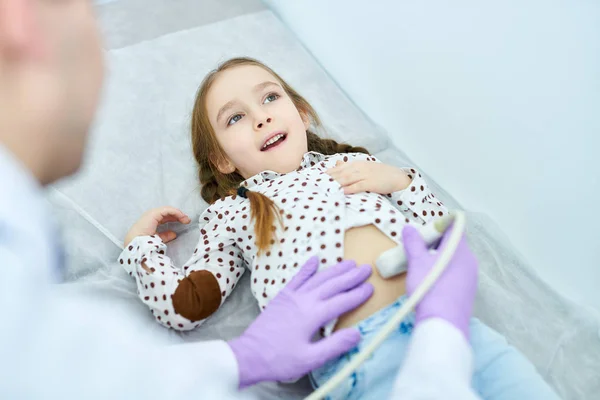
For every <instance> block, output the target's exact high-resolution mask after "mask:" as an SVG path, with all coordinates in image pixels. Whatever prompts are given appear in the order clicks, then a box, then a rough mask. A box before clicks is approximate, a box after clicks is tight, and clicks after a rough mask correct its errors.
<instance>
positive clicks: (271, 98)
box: [263, 93, 279, 104]
mask: <svg viewBox="0 0 600 400" xmlns="http://www.w3.org/2000/svg"><path fill="white" fill-rule="evenodd" d="M278 98H279V95H278V94H277V93H271V94H270V95H268V96H267V97H266V98H265V101H264V102H263V104H267V103H270V102H272V101H275V100H277V99H278Z"/></svg>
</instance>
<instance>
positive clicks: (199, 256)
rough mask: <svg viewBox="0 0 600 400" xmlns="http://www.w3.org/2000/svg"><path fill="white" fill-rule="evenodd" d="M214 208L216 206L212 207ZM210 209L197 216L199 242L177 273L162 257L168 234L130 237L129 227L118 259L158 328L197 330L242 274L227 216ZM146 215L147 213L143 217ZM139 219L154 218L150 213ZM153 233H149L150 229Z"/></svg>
mask: <svg viewBox="0 0 600 400" xmlns="http://www.w3.org/2000/svg"><path fill="white" fill-rule="evenodd" d="M217 204H219V203H217ZM217 204H215V205H214V206H211V207H209V209H207V211H205V212H204V214H203V215H202V216H201V217H200V233H201V236H200V239H199V241H198V245H197V246H196V249H195V250H194V253H193V255H192V256H191V257H190V259H189V260H188V261H187V262H186V263H185V264H184V266H183V268H178V267H176V266H175V265H173V263H172V261H171V259H170V258H169V257H167V256H166V255H165V252H166V249H167V246H166V244H165V242H168V241H170V240H172V239H173V238H174V236H173V235H174V233H172V232H171V233H170V234H169V233H168V232H164V233H161V234H154V235H143V236H136V234H137V232H140V233H141V232H143V231H142V230H136V229H134V228H136V226H139V225H140V222H142V221H141V220H140V221H138V223H136V225H134V228H132V230H131V231H130V234H128V238H130V237H134V239H133V240H132V241H131V242H130V243H129V244H127V245H126V247H125V250H124V251H123V253H121V256H120V257H119V263H120V264H121V265H123V267H124V268H125V270H126V271H127V272H128V273H129V275H130V276H132V277H134V278H135V280H136V284H137V291H138V295H139V297H140V299H141V300H142V302H144V303H145V304H146V305H147V306H148V307H149V308H150V310H151V312H152V314H153V315H154V318H156V320H157V321H158V322H159V323H161V324H162V325H164V326H166V327H170V328H174V329H177V330H190V329H194V328H196V327H198V326H199V325H200V324H201V323H202V322H203V321H204V320H205V319H206V318H207V317H209V316H210V315H211V314H213V313H214V312H215V311H216V310H217V309H218V308H219V307H220V306H221V304H222V303H223V302H224V301H225V299H226V298H227V297H228V296H229V295H230V294H231V292H232V291H233V289H234V288H235V285H236V283H237V282H238V280H239V279H240V277H241V276H242V274H243V273H244V267H243V258H242V255H241V251H240V249H239V248H238V247H237V246H236V244H235V241H234V239H233V238H232V237H231V235H229V232H228V231H227V229H226V227H227V224H228V221H227V217H226V216H225V215H224V214H223V213H221V212H220V211H219V207H218V206H217ZM147 214H148V213H147ZM147 214H145V215H144V217H142V219H144V218H146V219H150V218H153V217H154V218H156V217H155V216H153V215H152V213H151V212H150V216H148V215H147ZM155 229H156V228H154V230H155Z"/></svg>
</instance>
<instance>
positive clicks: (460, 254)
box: [402, 225, 478, 340]
mask: <svg viewBox="0 0 600 400" xmlns="http://www.w3.org/2000/svg"><path fill="white" fill-rule="evenodd" d="M451 230H452V228H449V229H448V230H447V231H446V233H445V234H444V236H443V238H442V241H441V243H440V245H439V246H438V250H433V251H430V250H429V249H428V248H427V245H426V244H425V242H424V241H423V239H422V238H421V235H419V232H418V231H417V230H416V229H415V228H413V227H412V226H410V225H407V226H405V227H404V230H403V231H402V237H403V244H404V249H405V251H406V256H407V258H408V272H407V277H406V292H407V294H408V295H409V296H410V295H412V294H413V292H414V291H415V289H416V288H417V287H418V286H419V285H420V284H421V282H422V281H423V279H425V276H427V275H428V274H429V272H430V271H431V269H432V268H433V265H434V264H435V262H436V260H437V259H438V257H439V255H440V253H441V252H442V251H443V249H444V248H445V247H446V244H447V242H448V238H449V237H450V231H451ZM477 270H478V267H477V260H476V259H475V256H474V255H473V253H472V252H471V250H470V249H469V246H468V245H467V242H466V239H465V237H464V236H463V237H462V238H461V240H460V242H459V245H458V247H457V249H456V252H455V253H454V256H453V257H452V259H451V261H450V263H449V264H448V266H446V269H445V270H444V272H443V273H442V275H441V276H440V277H439V279H438V280H437V281H436V283H435V284H434V285H433V287H431V289H429V291H428V292H427V294H425V297H423V300H421V302H420V303H419V304H417V306H416V308H415V314H416V318H415V319H416V324H419V322H421V321H424V320H426V319H428V318H434V317H438V318H442V319H444V320H446V321H448V322H450V323H451V324H452V325H454V326H455V327H456V328H458V329H459V330H460V331H461V332H462V333H463V335H464V336H465V338H466V339H467V340H469V320H470V319H471V314H472V311H473V302H474V301H475V293H476V292H477Z"/></svg>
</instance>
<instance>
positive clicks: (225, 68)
mask: <svg viewBox="0 0 600 400" xmlns="http://www.w3.org/2000/svg"><path fill="white" fill-rule="evenodd" d="M319 126H320V120H319V117H318V116H317V114H316V112H315V110H314V109H313V108H312V107H311V106H310V104H308V102H307V101H306V100H305V99H304V98H303V97H302V96H300V95H299V94H298V93H297V92H296V91H295V90H294V89H292V88H291V87H290V86H289V85H288V84H287V83H286V82H285V81H284V80H283V79H282V78H281V77H280V76H279V75H277V74H276V73H275V72H274V71H272V70H271V69H270V68H268V67H267V66H265V65H264V64H261V63H260V62H258V61H255V60H252V59H247V58H236V59H232V60H229V61H227V62H225V63H224V64H222V65H221V66H220V67H219V68H218V69H217V70H215V71H213V72H212V73H210V74H209V75H208V76H207V77H206V78H205V80H204V81H203V83H202V84H201V86H200V89H199V90H198V93H197V98H196V102H195V106H194V111H193V115H192V147H193V151H194V156H195V158H196V160H197V162H198V165H199V177H200V183H201V184H202V197H203V198H204V200H206V201H207V202H208V203H209V204H210V206H209V207H208V208H207V209H206V211H205V212H204V213H203V214H202V216H201V217H200V233H201V236H200V240H199V243H198V245H197V247H196V249H195V250H194V253H193V255H192V256H191V258H190V259H189V260H188V261H187V262H186V263H185V265H184V266H183V268H181V269H180V268H177V267H175V266H174V265H172V263H171V261H170V260H169V258H168V257H166V256H165V255H164V254H165V250H166V246H165V242H166V241H169V240H172V239H173V238H174V236H175V235H174V233H173V232H166V233H162V234H160V235H159V236H157V235H152V236H145V235H148V234H152V233H154V229H153V228H152V229H148V226H153V227H154V226H156V225H157V224H158V223H159V222H167V221H169V220H179V221H181V222H184V223H189V218H188V217H187V216H185V215H183V214H182V213H181V212H180V211H178V210H170V209H165V214H166V215H165V216H166V219H164V220H162V221H160V219H161V218H162V217H158V220H159V222H157V221H156V219H157V217H156V215H155V213H152V212H151V213H149V214H146V215H145V216H143V217H142V218H141V219H140V221H138V223H136V224H135V225H134V226H133V227H132V228H131V230H130V231H129V233H128V234H127V237H126V249H125V251H124V252H123V253H122V254H121V256H120V259H119V261H120V263H121V264H123V266H124V267H125V269H126V271H128V272H129V274H130V275H131V276H133V277H134V278H135V279H136V282H137V287H138V291H139V296H140V298H141V299H142V301H143V302H144V303H145V304H146V305H147V306H148V307H149V308H150V309H151V311H152V313H153V314H154V316H155V318H156V319H157V320H158V322H159V323H161V324H163V325H165V326H167V327H171V328H174V329H178V330H190V329H194V328H196V327H198V326H200V325H201V324H202V322H203V321H204V320H205V319H206V318H207V317H209V316H210V315H211V314H213V313H214V312H215V311H216V310H217V309H218V308H219V307H220V305H221V304H223V302H224V301H225V300H226V299H227V297H228V296H229V295H230V294H231V292H232V291H233V290H234V289H235V286H236V284H237V282H238V280H239V279H240V277H241V276H242V274H243V273H244V272H245V271H246V270H248V271H249V272H250V273H251V290H252V293H253V295H254V297H255V298H256V300H257V301H258V304H259V306H260V308H261V309H264V308H265V306H266V305H267V304H268V303H269V300H270V299H272V298H273V297H274V296H275V295H276V294H277V292H278V291H279V290H280V289H281V288H282V287H283V286H285V284H286V282H289V280H290V279H291V277H293V276H294V274H295V273H296V271H297V268H298V266H299V265H302V264H303V262H304V261H305V260H306V259H308V258H309V257H310V256H311V255H313V254H317V255H318V257H319V259H320V262H321V265H322V268H326V267H327V266H328V265H331V264H334V263H336V262H339V261H341V260H342V259H343V258H346V259H351V260H355V261H356V263H358V264H363V263H366V264H370V265H375V260H376V259H377V258H378V257H379V255H380V254H381V253H383V252H384V251H386V250H389V249H390V248H392V247H394V246H396V245H398V244H399V243H400V236H401V235H400V232H401V231H402V227H403V226H404V225H405V224H414V225H416V226H421V225H423V224H426V223H428V222H429V221H431V220H433V219H435V218H439V217H441V216H443V215H445V214H446V213H447V210H446V208H445V207H444V206H443V204H442V203H441V202H440V201H438V200H437V199H436V198H435V195H434V194H433V193H431V191H430V190H429V188H428V187H427V184H426V182H425V181H424V179H423V177H422V176H421V174H419V173H418V172H417V171H416V170H414V169H409V168H403V169H399V168H396V167H393V166H390V165H385V164H382V163H380V162H378V160H377V159H376V158H375V157H373V156H370V155H369V153H368V152H367V150H366V149H364V148H362V147H352V146H350V145H347V144H340V143H337V142H335V141H333V140H330V139H322V138H320V137H318V136H317V135H316V134H314V133H313V132H312V130H311V129H313V128H316V127H319ZM153 221H154V222H153ZM404 279H405V277H404V276H398V277H395V278H392V279H387V280H384V279H383V278H381V277H380V276H379V275H378V274H377V273H376V272H375V273H373V274H372V276H371V278H370V279H369V281H370V282H371V284H372V285H373V286H374V289H375V291H374V294H373V296H372V297H371V298H370V299H369V300H368V301H367V302H366V303H365V304H363V305H362V306H361V307H359V308H357V309H356V310H354V311H352V312H350V313H348V314H346V315H344V316H342V317H341V318H340V319H339V320H338V321H332V322H331V323H330V324H328V325H327V326H326V327H325V329H324V332H323V334H325V335H329V334H331V332H332V331H333V330H338V329H341V328H345V327H350V326H353V325H358V328H359V330H360V331H361V334H362V335H363V342H364V341H367V340H368V339H369V337H370V335H371V334H372V333H373V332H375V331H377V328H378V327H379V326H381V325H382V324H383V323H384V322H385V320H386V319H387V317H388V316H389V315H390V314H391V313H393V312H394V311H395V310H396V309H397V308H399V307H400V304H401V302H402V301H403V299H402V298H401V296H402V295H403V294H404V292H405V289H404ZM474 324H475V326H474V327H473V326H472V327H471V335H472V338H473V340H474V341H475V340H479V337H480V336H484V337H485V339H486V340H487V341H488V342H489V341H490V337H491V338H492V339H493V341H497V340H498V339H497V338H496V336H494V335H495V334H494V333H493V332H492V331H491V330H489V328H487V327H485V326H483V325H482V324H481V323H478V322H475V323H474ZM411 329H412V323H411V322H410V321H407V322H405V323H403V324H402V326H401V327H400V328H399V330H398V332H397V333H396V335H393V336H392V337H391V338H390V339H389V340H388V341H387V342H386V343H385V344H384V346H382V347H381V348H380V349H379V350H378V351H377V352H376V354H375V355H374V356H373V357H372V358H371V359H370V360H369V361H368V362H367V364H365V365H364V366H363V367H362V368H361V369H359V371H357V372H356V373H355V374H354V375H353V376H352V377H351V378H350V379H349V380H348V381H347V382H346V383H345V385H342V386H341V387H339V388H338V389H337V390H336V392H335V393H334V394H333V395H332V397H333V398H355V397H357V396H358V397H360V398H366V396H368V397H372V398H378V399H384V398H386V395H387V393H389V392H390V391H391V384H392V382H393V376H394V375H395V373H396V371H397V369H398V368H399V367H400V363H401V360H402V356H403V351H404V349H405V348H406V347H405V345H406V343H407V340H408V335H409V333H410V331H411ZM474 331H475V332H474ZM479 332H483V333H485V335H483V334H480V333H479ZM474 346H475V344H474ZM496 346H497V347H498V345H496ZM360 347H361V346H359V347H358V349H357V350H360ZM499 347H500V348H501V350H502V351H501V352H500V353H501V354H508V353H509V352H513V351H514V350H512V349H511V348H509V347H508V346H507V345H506V344H505V342H503V343H501V344H500V345H499ZM488 353H489V352H488ZM353 354H354V353H352V354H347V355H346V356H344V357H342V358H340V359H338V360H335V361H333V362H330V363H328V364H327V365H325V366H324V367H323V368H321V369H319V370H317V371H314V372H313V374H312V378H313V382H314V383H315V385H318V384H320V383H322V382H324V381H325V380H327V379H328V378H329V377H331V376H332V375H333V374H334V373H335V372H337V371H338V370H339V369H340V368H341V367H342V366H343V365H344V364H345V363H346V362H347V361H348V360H349V359H350V358H351V357H352V356H353ZM390 354H393V355H394V356H393V357H390V356H389V355H390ZM498 354H499V352H498V351H495V352H494V353H493V354H491V353H490V354H487V353H486V354H485V356H484V357H483V358H482V363H484V364H485V363H491V361H490V360H491V359H492V358H493V357H492V356H498ZM519 357H520V356H519ZM519 360H520V361H521V359H519ZM478 361H479V360H478ZM522 361H523V362H524V364H525V365H526V367H527V368H530V369H531V367H530V366H529V364H528V363H526V362H525V361H524V360H522ZM519 365H520V364H519ZM481 367H482V368H483V367H484V366H483V364H482V366H481ZM505 368H506V363H504V364H502V365H500V364H499V363H495V365H493V368H491V369H490V367H489V366H488V365H486V366H485V368H483V369H485V372H486V373H485V374H484V377H483V378H481V379H478V378H477V375H476V378H475V379H474V383H475V386H476V389H478V390H479V391H480V393H482V394H483V395H484V397H486V398H507V399H508V398H510V399H514V398H528V399H531V398H536V397H537V395H538V394H541V395H543V396H544V398H546V399H547V398H551V397H548V392H549V390H546V387H545V385H543V381H541V379H539V377H536V382H535V383H536V385H537V386H538V387H542V389H543V390H541V391H537V392H536V391H534V392H531V391H523V390H520V391H519V392H514V391H510V393H507V392H506V390H505V389H506V387H505V386H506V385H504V386H502V387H501V390H500V389H499V388H494V385H492V384H489V381H488V379H489V377H490V374H491V375H493V378H494V380H496V379H497V376H500V375H501V372H502V373H508V372H509V370H507V369H505ZM510 368H513V369H514V368H515V367H514V366H511V367H510ZM521 369H523V368H521ZM510 372H511V374H510V375H511V376H513V373H514V374H524V373H525V372H528V373H529V375H526V376H531V374H532V373H534V372H532V371H529V370H528V371H525V372H523V371H510ZM514 376H515V377H517V376H518V375H514ZM388 378H389V379H388ZM523 379H526V377H525V378H523V377H521V376H519V382H520V383H522V382H523ZM539 381H541V382H542V383H540V382H539ZM504 383H506V381H504ZM511 383H512V382H511ZM534 386H535V385H534ZM521 389H523V388H521ZM532 394H533V396H532Z"/></svg>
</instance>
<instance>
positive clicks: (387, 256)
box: [375, 214, 454, 279]
mask: <svg viewBox="0 0 600 400" xmlns="http://www.w3.org/2000/svg"><path fill="white" fill-rule="evenodd" d="M453 220H454V216H453V215H452V214H449V215H447V216H445V217H443V218H440V219H438V220H436V221H434V222H431V223H428V224H426V225H423V226H422V227H418V228H417V229H418V230H419V233H420V234H421V236H423V240H425V243H427V246H428V247H431V246H433V245H434V244H435V243H436V242H437V241H438V240H440V239H441V237H442V236H443V235H444V232H446V229H448V227H449V226H450V224H451V223H452V221H453ZM407 261H408V260H407V259H406V253H405V251H404V246H403V245H402V244H399V245H398V246H396V247H394V248H393V249H390V250H388V251H386V252H384V253H382V254H381V255H380V256H379V258H377V261H376V262H375V266H376V267H377V270H378V271H379V274H380V275H381V276H382V277H383V278H384V279H388V278H391V277H392V276H396V275H399V274H401V273H404V272H406V266H407Z"/></svg>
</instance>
